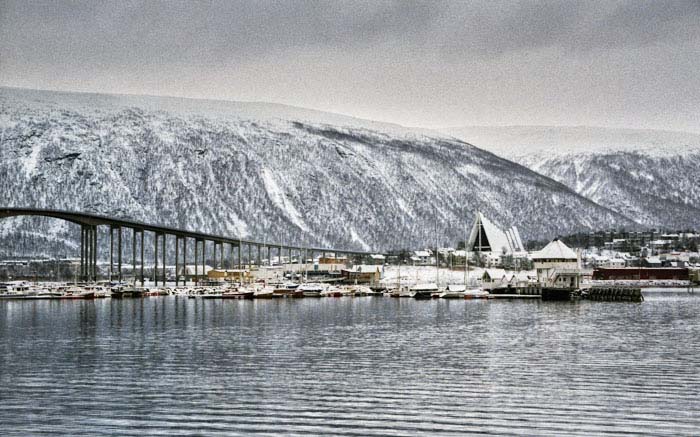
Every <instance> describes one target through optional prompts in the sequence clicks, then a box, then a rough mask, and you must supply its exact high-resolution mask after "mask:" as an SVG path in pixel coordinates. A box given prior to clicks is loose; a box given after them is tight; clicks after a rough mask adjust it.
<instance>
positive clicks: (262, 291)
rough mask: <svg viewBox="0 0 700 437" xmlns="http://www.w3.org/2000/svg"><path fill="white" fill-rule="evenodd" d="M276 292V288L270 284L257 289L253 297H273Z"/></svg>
mask: <svg viewBox="0 0 700 437" xmlns="http://www.w3.org/2000/svg"><path fill="white" fill-rule="evenodd" d="M274 294H275V288H274V287H270V286H265V287H262V288H259V289H257V290H255V293H253V297H254V298H256V299H272V298H273V297H274Z"/></svg>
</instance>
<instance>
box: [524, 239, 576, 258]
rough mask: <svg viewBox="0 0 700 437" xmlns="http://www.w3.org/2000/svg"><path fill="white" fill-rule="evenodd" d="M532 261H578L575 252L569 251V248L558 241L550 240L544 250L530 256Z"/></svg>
mask: <svg viewBox="0 0 700 437" xmlns="http://www.w3.org/2000/svg"><path fill="white" fill-rule="evenodd" d="M532 259H533V260H538V259H560V260H578V256H577V255H576V252H574V251H573V250H571V248H569V246H567V245H566V244H564V243H562V242H561V241H559V240H558V239H555V240H552V241H551V242H550V243H549V244H548V245H546V246H545V247H544V249H542V250H540V251H539V252H535V253H534V254H533V255H532Z"/></svg>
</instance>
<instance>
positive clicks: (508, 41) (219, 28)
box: [0, 0, 700, 132]
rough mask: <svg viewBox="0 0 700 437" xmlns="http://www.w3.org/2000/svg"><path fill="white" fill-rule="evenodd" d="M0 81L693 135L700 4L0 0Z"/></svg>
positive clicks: (442, 122) (699, 81) (400, 118)
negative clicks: (661, 130) (679, 132)
mask: <svg viewBox="0 0 700 437" xmlns="http://www.w3.org/2000/svg"><path fill="white" fill-rule="evenodd" d="M0 84H2V85H6V86H16V87H27V88H43V89H59V90H77V91H96V92H109V93H129V94H153V95H170V96H186V97H196V98H216V99H225V100H243V101H266V102H278V103H286V104H291V105H296V106H304V107H309V108H315V109H320V110H326V111H333V112H339V113H344V114H349V115H354V116H358V117H362V118H368V119H374V120H382V121H390V122H395V123H400V124H404V125H410V126H423V127H439V126H458V125H513V124H538V125H599V126H624V127H633V128H656V129H672V130H689V131H695V132H700V1H694V2H680V1H679V2H662V1H654V2H652V1H623V2H612V1H607V2H594V1H586V2H573V1H569V2H556V1H555V2H493V1H484V2H477V1H474V2H454V3H451V2H438V1H431V2H417V1H416V2H409V1H399V2H381V1H371V2H359V1H353V2H338V1H327V2H322V1H281V2H266V1H250V2H234V1H225V2H211V1H204V2H193V1H188V2H176V1H173V2H156V1H147V2H140V1H119V2H107V1H105V2H101V1H86V2H82V1H71V2H68V1H49V2H41V1H18V2H14V1H4V0H0Z"/></svg>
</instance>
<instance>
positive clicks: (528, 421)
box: [0, 291, 700, 436]
mask: <svg viewBox="0 0 700 437" xmlns="http://www.w3.org/2000/svg"><path fill="white" fill-rule="evenodd" d="M645 295H646V301H645V302H644V303H642V304H630V303H604V302H580V303H568V302H565V303H556V302H552V303H550V302H539V301H531V300H527V301H497V300H493V301H481V300H477V301H461V300H459V301H445V300H433V301H414V300H412V299H392V298H372V297H367V298H339V299H333V298H326V299H300V300H294V299H280V300H263V301H260V300H254V301H216V300H199V299H184V298H176V297H161V298H145V299H133V300H132V299H123V300H114V301H110V300H109V299H106V300H96V301H36V302H31V301H5V302H0V352H2V354H1V356H0V366H1V368H2V372H1V373H0V387H1V388H2V390H0V405H1V406H2V408H0V429H2V430H3V431H2V434H3V435H28V434H29V435H36V434H45V433H55V434H64V435H90V436H94V435H104V434H119V435H143V434H144V433H145V434H149V435H150V434H162V435H184V434H207V435H216V434H220V435H232V434H246V435H248V434H253V433H263V434H304V435H315V434H322V435H328V434H340V435H358V436H365V435H387V434H389V435H415V434H426V435H439V434H465V433H473V434H476V433H483V434H496V435H506V434H520V435H522V434H526V435H533V434H537V435H542V434H554V435H567V434H568V435H598V434H608V435H619V434H622V433H634V434H641V433H643V434H665V435H698V434H700V415H698V413H697V412H698V411H700V401H699V400H698V393H700V325H699V323H698V315H699V314H700V294H695V295H689V294H687V293H685V292H678V293H673V292H667V291H665V292H659V293H654V292H645Z"/></svg>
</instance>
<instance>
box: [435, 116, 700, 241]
mask: <svg viewBox="0 0 700 437" xmlns="http://www.w3.org/2000/svg"><path fill="white" fill-rule="evenodd" d="M444 132H446V133H448V134H451V135H454V136H455V137H457V138H460V139H462V140H465V141H469V142H471V143H472V144H475V145H477V146H478V147H481V148H484V149H486V150H489V151H492V152H493V153H495V154H497V155H499V156H502V157H504V158H506V159H510V160H512V161H514V162H517V163H519V164H522V165H524V166H526V167H528V168H530V169H532V170H534V171H536V172H538V173H541V174H543V175H545V176H548V177H551V178H553V179H555V180H557V181H559V182H562V183H563V184H565V185H566V186H568V187H569V188H571V189H572V190H574V191H576V192H577V193H579V194H581V195H583V196H585V197H587V198H589V199H591V200H593V201H594V202H596V203H598V204H600V205H603V206H606V207H608V208H610V209H612V210H614V211H617V212H619V213H621V214H623V215H625V216H627V217H630V218H632V219H634V220H635V221H638V222H640V223H643V224H645V225H649V226H654V227H660V228H676V229H678V228H686V227H694V228H698V227H700V178H699V177H698V175H699V174H700V171H699V170H698V168H700V134H694V133H688V132H671V131H654V130H633V129H610V128H597V127H549V126H508V127H464V128H455V129H446V130H444Z"/></svg>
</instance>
